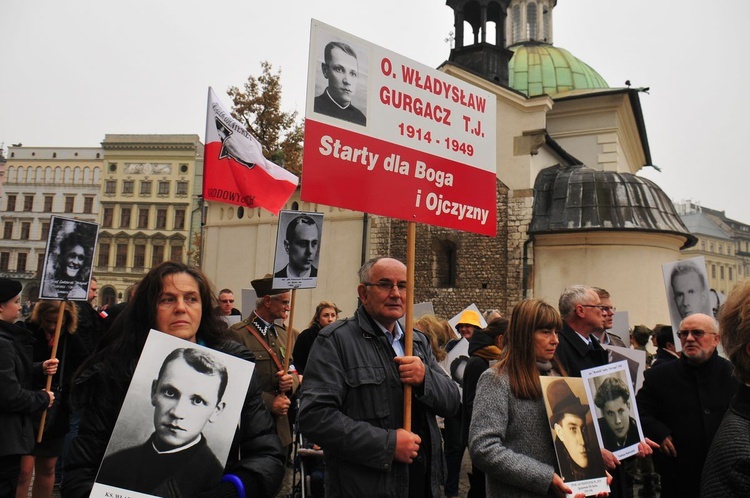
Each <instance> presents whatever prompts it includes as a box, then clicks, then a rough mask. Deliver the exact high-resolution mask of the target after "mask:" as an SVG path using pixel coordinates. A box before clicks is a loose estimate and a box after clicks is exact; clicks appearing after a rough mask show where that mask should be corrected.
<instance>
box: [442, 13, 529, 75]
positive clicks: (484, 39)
mask: <svg viewBox="0 0 750 498" xmlns="http://www.w3.org/2000/svg"><path fill="white" fill-rule="evenodd" d="M513 3H514V2H512V1H510V0H447V1H446V5H448V7H450V8H451V9H453V19H454V22H453V26H454V32H455V36H456V39H455V48H453V49H452V50H451V54H450V57H449V59H448V60H449V61H450V62H453V63H454V64H456V65H458V66H461V67H463V68H465V69H468V70H469V71H471V72H473V73H475V74H478V75H479V76H481V77H483V78H485V79H487V80H489V81H492V82H493V83H496V84H498V85H502V86H506V87H507V86H508V64H509V63H510V59H511V57H513V52H511V51H510V50H508V49H507V48H506V36H505V32H506V25H507V23H506V18H507V14H508V5H509V4H513ZM466 24H468V26H469V27H470V28H471V30H472V34H473V42H472V43H471V44H469V45H466V46H464V26H465V25H466ZM490 28H494V36H493V37H491V38H492V39H490V37H488V36H487V35H488V31H489V30H490Z"/></svg>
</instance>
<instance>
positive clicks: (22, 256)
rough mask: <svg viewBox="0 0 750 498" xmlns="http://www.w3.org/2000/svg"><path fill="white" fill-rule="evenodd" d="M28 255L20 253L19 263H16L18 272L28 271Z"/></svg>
mask: <svg viewBox="0 0 750 498" xmlns="http://www.w3.org/2000/svg"><path fill="white" fill-rule="evenodd" d="M28 256H29V255H28V254H26V253H25V252H19V253H18V261H17V262H16V271H26V258H28Z"/></svg>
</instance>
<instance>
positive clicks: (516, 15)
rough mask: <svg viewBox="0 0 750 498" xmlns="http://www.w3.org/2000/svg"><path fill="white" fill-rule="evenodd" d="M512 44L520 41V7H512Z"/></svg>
mask: <svg viewBox="0 0 750 498" xmlns="http://www.w3.org/2000/svg"><path fill="white" fill-rule="evenodd" d="M511 29H512V34H513V42H512V43H518V42H519V41H521V6H520V5H514V6H513V26H512V28H511Z"/></svg>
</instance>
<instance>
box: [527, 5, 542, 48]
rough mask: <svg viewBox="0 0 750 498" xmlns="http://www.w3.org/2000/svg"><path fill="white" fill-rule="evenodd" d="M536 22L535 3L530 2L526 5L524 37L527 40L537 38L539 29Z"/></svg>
mask: <svg viewBox="0 0 750 498" xmlns="http://www.w3.org/2000/svg"><path fill="white" fill-rule="evenodd" d="M537 24H538V23H537V9H536V3H535V2H531V3H529V4H527V5H526V38H527V39H528V40H529V41H531V40H536V39H537V33H538V29H539V26H538V25H537Z"/></svg>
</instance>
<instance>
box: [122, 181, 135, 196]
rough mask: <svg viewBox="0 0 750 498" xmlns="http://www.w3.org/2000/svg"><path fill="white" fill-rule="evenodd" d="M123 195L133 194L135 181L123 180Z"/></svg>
mask: <svg viewBox="0 0 750 498" xmlns="http://www.w3.org/2000/svg"><path fill="white" fill-rule="evenodd" d="M122 193H123V194H132V193H133V180H123V181H122Z"/></svg>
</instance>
